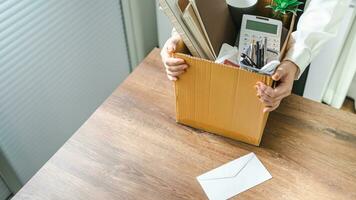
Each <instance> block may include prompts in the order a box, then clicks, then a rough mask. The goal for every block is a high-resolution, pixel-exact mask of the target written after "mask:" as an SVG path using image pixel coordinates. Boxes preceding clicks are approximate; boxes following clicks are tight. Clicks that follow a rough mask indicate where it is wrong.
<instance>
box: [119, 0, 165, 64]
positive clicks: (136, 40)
mask: <svg viewBox="0 0 356 200" xmlns="http://www.w3.org/2000/svg"><path fill="white" fill-rule="evenodd" d="M122 6H123V12H124V16H125V27H126V32H127V41H128V45H129V46H128V47H129V52H130V60H131V67H132V68H135V67H136V66H137V65H138V64H139V63H140V62H141V61H142V60H143V59H144V58H145V57H146V55H147V54H148V53H149V52H151V51H152V49H153V48H155V47H157V46H158V40H157V23H156V12H155V0H144V1H143V0H122Z"/></svg>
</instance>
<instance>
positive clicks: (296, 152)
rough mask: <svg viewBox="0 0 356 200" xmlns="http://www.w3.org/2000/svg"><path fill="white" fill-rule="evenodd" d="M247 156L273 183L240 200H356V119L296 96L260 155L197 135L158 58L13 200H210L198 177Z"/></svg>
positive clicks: (275, 117)
mask: <svg viewBox="0 0 356 200" xmlns="http://www.w3.org/2000/svg"><path fill="white" fill-rule="evenodd" d="M249 152H255V153H256V155H257V156H258V157H259V158H260V160H261V161H262V162H263V163H264V165H265V166H266V167H267V169H268V170H269V171H270V173H271V174H272V176H273V178H272V179H271V180H269V181H267V182H264V183H263V184H261V185H258V186H256V187H254V188H252V189H250V190H248V191H246V192H244V193H242V194H240V195H238V196H237V198H238V199H274V200H275V199H283V200H284V199H323V200H324V199H337V200H341V199H356V115H354V114H351V113H346V112H344V111H339V110H336V109H333V108H330V107H328V106H326V105H322V104H319V103H315V102H312V101H309V100H305V99H303V98H301V97H298V96H290V97H289V98H287V99H285V100H284V101H283V103H282V105H281V106H280V108H279V109H278V110H277V111H275V112H273V113H271V115H270V118H269V121H268V125H267V127H266V130H265V133H264V137H263V139H262V143H261V146H260V147H254V146H251V145H247V144H244V143H241V142H236V141H233V140H230V139H226V138H223V137H221V136H216V135H213V134H210V133H205V132H202V131H197V130H193V129H191V128H188V127H185V126H182V125H178V124H176V122H175V107H174V96H173V89H172V84H171V83H170V82H169V81H168V80H167V78H166V76H165V73H164V70H163V67H162V64H161V61H160V57H159V50H158V49H155V50H153V51H152V52H151V54H150V55H149V56H148V57H147V58H146V59H145V60H144V61H143V63H141V64H140V66H139V67H138V68H137V69H136V70H135V71H134V72H133V73H132V74H131V75H130V76H129V77H128V79H127V80H126V81H125V82H124V83H123V84H121V85H120V86H119V87H118V88H117V90H116V91H115V92H114V93H113V94H112V95H111V96H110V97H109V98H108V99H107V100H106V101H105V102H104V103H103V104H102V105H101V106H100V107H99V108H98V109H97V110H96V111H95V113H94V114H93V115H92V116H91V117H90V118H89V119H88V121H87V122H85V124H84V125H83V126H82V127H81V128H80V129H79V130H78V131H77V132H76V133H75V134H74V135H73V137H71V138H70V139H69V140H68V142H66V143H65V144H64V146H63V147H62V148H61V149H60V150H59V151H58V152H57V153H56V154H55V155H54V156H53V157H52V158H51V159H50V160H49V161H48V162H47V163H46V164H45V165H44V166H43V167H42V168H41V170H40V171H39V172H38V173H37V174H36V175H35V176H34V177H33V178H32V179H31V180H30V181H29V182H28V183H27V184H26V185H25V186H24V187H23V188H22V190H21V191H20V192H18V194H17V195H16V196H15V198H14V199H83V200H88V199H105V200H107V199H206V196H205V194H204V192H203V190H202V189H201V187H200V185H199V183H198V182H197V181H196V178H195V177H196V176H198V175H200V174H202V173H204V172H206V171H209V170H211V169H213V168H215V167H218V166H220V165H222V164H224V163H226V162H228V161H231V160H233V159H235V158H237V157H240V156H242V155H244V154H247V153H249Z"/></svg>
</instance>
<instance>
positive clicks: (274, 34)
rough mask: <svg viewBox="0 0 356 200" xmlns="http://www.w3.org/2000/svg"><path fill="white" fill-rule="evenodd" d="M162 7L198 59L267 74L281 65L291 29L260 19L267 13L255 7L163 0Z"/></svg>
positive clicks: (217, 1) (212, 1)
mask: <svg viewBox="0 0 356 200" xmlns="http://www.w3.org/2000/svg"><path fill="white" fill-rule="evenodd" d="M251 2H252V1H251ZM256 2H257V1H255V4H256ZM160 5H161V6H162V9H163V10H164V11H165V13H166V14H167V16H168V17H169V18H170V20H171V22H172V23H173V26H174V27H175V29H176V31H177V32H178V34H179V35H180V36H181V38H182V39H183V42H184V43H185V45H186V46H187V48H188V49H189V51H190V52H191V54H192V55H193V56H194V57H198V58H203V59H208V60H213V61H215V62H216V63H222V64H226V65H230V66H233V67H238V68H242V69H245V70H248V71H251V72H256V73H261V74H267V75H271V74H273V73H274V71H275V69H276V68H277V66H278V65H279V64H280V62H279V60H280V58H281V44H284V42H285V39H286V38H287V35H288V30H287V29H286V28H284V27H283V25H282V22H281V21H279V20H275V19H270V18H267V17H262V16H259V14H260V15H263V13H264V12H263V11H262V12H261V11H260V10H259V11H257V9H255V10H254V7H255V5H250V7H249V8H248V9H247V8H246V9H245V8H242V9H238V10H236V9H235V10H234V9H231V6H230V9H229V7H228V5H227V3H226V0H160ZM212 5H214V6H212ZM245 11H246V12H245ZM230 12H241V13H238V14H237V15H236V13H232V14H231V15H230ZM245 13H247V14H245ZM232 16H234V19H233V17H232ZM235 16H238V18H239V19H238V20H236V19H235V18H236V17H235ZM240 18H242V19H240ZM239 20H241V21H239ZM239 25H240V26H239ZM236 26H239V27H236Z"/></svg>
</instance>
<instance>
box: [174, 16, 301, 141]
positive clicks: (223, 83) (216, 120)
mask: <svg viewBox="0 0 356 200" xmlns="http://www.w3.org/2000/svg"><path fill="white" fill-rule="evenodd" d="M294 21H295V17H293V19H292V22H291V25H290V29H289V31H288V35H287V38H286V40H285V41H284V43H283V46H282V49H281V58H283V57H284V55H285V51H286V48H287V43H288V40H289V37H290V34H291V32H292V29H293V27H294ZM177 50H178V51H177V52H179V53H175V54H174V56H175V57H178V58H182V59H184V60H185V62H186V63H187V64H188V65H189V67H188V69H187V71H186V73H184V74H182V75H181V76H180V77H179V80H177V81H176V82H175V95H176V119H177V122H179V123H182V124H185V125H188V126H191V127H194V128H199V129H202V130H205V131H208V132H212V133H216V134H219V135H223V136H226V137H229V138H233V139H236V140H240V141H243V142H246V143H249V144H253V145H259V144H260V142H261V138H262V134H263V130H264V128H265V125H266V121H267V118H268V113H263V108H264V105H263V104H262V103H261V102H260V101H259V99H258V97H257V96H256V89H255V88H254V86H255V84H256V83H257V82H258V81H261V82H263V83H265V84H266V85H269V86H272V84H273V80H272V78H271V77H270V76H267V75H262V74H257V73H254V72H249V71H246V70H243V69H240V68H236V67H232V66H229V65H224V64H217V63H214V62H212V61H209V60H205V59H201V58H196V57H192V56H190V55H188V54H187V52H188V50H187V49H186V48H185V46H184V44H183V43H182V42H181V43H180V44H179V45H178V47H177Z"/></svg>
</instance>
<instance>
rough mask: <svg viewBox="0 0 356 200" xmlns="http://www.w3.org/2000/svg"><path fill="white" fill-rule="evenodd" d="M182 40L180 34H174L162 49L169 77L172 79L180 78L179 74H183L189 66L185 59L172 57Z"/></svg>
mask: <svg viewBox="0 0 356 200" xmlns="http://www.w3.org/2000/svg"><path fill="white" fill-rule="evenodd" d="M180 40H181V38H180V36H179V35H174V36H172V37H171V38H169V39H168V40H167V42H166V43H165V45H164V46H163V49H162V51H161V57H162V61H163V64H164V66H165V68H166V72H167V77H168V79H169V80H171V81H176V80H178V76H179V75H181V74H183V73H184V72H185V69H187V68H188V65H187V64H186V63H185V61H184V60H183V59H180V58H173V57H172V54H173V53H174V52H175V51H176V48H177V44H178V42H179V41H180Z"/></svg>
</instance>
